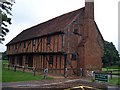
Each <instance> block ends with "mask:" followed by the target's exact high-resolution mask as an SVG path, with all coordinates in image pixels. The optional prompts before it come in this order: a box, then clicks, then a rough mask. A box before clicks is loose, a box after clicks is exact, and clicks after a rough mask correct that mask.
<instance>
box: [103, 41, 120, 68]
mask: <svg viewBox="0 0 120 90" xmlns="http://www.w3.org/2000/svg"><path fill="white" fill-rule="evenodd" d="M119 60H120V58H119V53H118V51H117V50H116V48H115V46H114V45H113V43H112V42H107V41H104V56H103V61H102V62H103V66H104V67H106V66H111V65H118V62H120V61H119Z"/></svg>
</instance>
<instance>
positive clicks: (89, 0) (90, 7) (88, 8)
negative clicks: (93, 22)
mask: <svg viewBox="0 0 120 90" xmlns="http://www.w3.org/2000/svg"><path fill="white" fill-rule="evenodd" d="M85 18H89V19H94V0H85Z"/></svg>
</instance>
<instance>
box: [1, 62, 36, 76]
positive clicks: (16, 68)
mask: <svg viewBox="0 0 120 90" xmlns="http://www.w3.org/2000/svg"><path fill="white" fill-rule="evenodd" d="M2 67H3V68H8V70H10V69H12V70H13V71H14V72H16V70H22V71H23V72H25V71H26V72H28V71H30V72H32V73H33V75H34V76H35V75H36V69H35V68H34V67H25V66H18V65H9V64H2Z"/></svg>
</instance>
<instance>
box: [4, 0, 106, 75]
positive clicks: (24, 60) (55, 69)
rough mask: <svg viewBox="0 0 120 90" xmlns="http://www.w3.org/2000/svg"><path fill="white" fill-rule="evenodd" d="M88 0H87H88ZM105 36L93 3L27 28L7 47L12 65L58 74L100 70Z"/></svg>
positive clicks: (85, 73)
mask: <svg viewBox="0 0 120 90" xmlns="http://www.w3.org/2000/svg"><path fill="white" fill-rule="evenodd" d="M85 1H86V0H85ZM103 42H104V39H103V37H102V35H101V33H100V31H99V29H98V27H97V24H96V22H95V21H94V2H85V7H83V8H81V9H78V10H75V11H72V12H69V13H66V14H64V15H61V16H58V17H56V18H53V19H51V20H48V21H46V22H44V23H41V24H38V25H36V26H33V27H31V28H28V29H26V30H24V31H23V32H21V33H20V34H19V35H18V36H16V37H15V38H14V39H13V40H11V41H10V42H9V43H8V44H7V45H6V46H7V55H8V58H9V64H12V65H22V66H25V67H35V68H36V70H38V71H42V72H43V70H44V69H45V68H48V69H49V73H52V74H58V75H60V74H61V75H64V76H65V75H66V74H67V75H68V76H70V75H81V74H80V73H81V71H80V70H81V68H82V73H83V74H84V76H85V75H87V70H89V69H90V68H91V67H92V70H101V67H102V56H103V48H104V44H103Z"/></svg>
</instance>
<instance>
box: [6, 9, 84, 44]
mask: <svg viewBox="0 0 120 90" xmlns="http://www.w3.org/2000/svg"><path fill="white" fill-rule="evenodd" d="M83 12H84V8H81V9H78V10H75V11H72V12H69V13H66V14H63V15H61V16H58V17H56V18H53V19H51V20H49V21H46V22H44V23H41V24H38V25H36V26H33V27H31V28H28V29H26V30H24V31H22V32H21V33H20V34H18V35H17V36H16V37H15V38H13V39H12V40H11V41H10V42H9V43H8V44H7V45H9V44H14V43H17V42H20V41H24V40H28V39H32V38H36V37H40V36H43V35H47V34H50V33H54V32H59V31H64V28H65V27H66V26H67V25H68V24H69V23H70V22H71V21H72V20H73V19H74V18H75V17H76V16H77V15H78V14H79V13H83Z"/></svg>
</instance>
